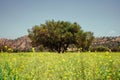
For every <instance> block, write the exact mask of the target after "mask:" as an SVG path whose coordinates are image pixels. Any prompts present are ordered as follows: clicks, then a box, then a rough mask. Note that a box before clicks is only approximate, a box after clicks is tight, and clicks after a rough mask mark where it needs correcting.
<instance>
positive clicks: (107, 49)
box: [90, 46, 110, 52]
mask: <svg viewBox="0 0 120 80" xmlns="http://www.w3.org/2000/svg"><path fill="white" fill-rule="evenodd" d="M90 51H91V52H95V51H97V52H105V51H110V49H109V48H107V47H104V46H97V47H92V48H90Z"/></svg>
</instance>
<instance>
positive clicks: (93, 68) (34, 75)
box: [0, 52, 120, 80]
mask: <svg viewBox="0 0 120 80" xmlns="http://www.w3.org/2000/svg"><path fill="white" fill-rule="evenodd" d="M27 79H28V80H120V53H108V52H105V53H97V52H96V53H90V52H89V53H65V54H57V53H49V52H46V53H44V52H40V53H35V52H34V53H12V54H8V53H1V54H0V80H27Z"/></svg>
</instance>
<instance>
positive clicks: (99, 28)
mask: <svg viewBox="0 0 120 80" xmlns="http://www.w3.org/2000/svg"><path fill="white" fill-rule="evenodd" d="M52 19H54V20H63V21H70V22H77V23H78V24H80V25H81V27H82V29H83V30H84V31H92V32H93V33H94V36H96V37H100V36H120V0H0V38H9V39H15V38H18V37H21V36H23V35H27V34H28V32H27V29H31V28H32V27H33V26H34V25H40V24H43V23H45V21H46V20H52Z"/></svg>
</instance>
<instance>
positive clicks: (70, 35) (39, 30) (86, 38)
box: [28, 20, 93, 53]
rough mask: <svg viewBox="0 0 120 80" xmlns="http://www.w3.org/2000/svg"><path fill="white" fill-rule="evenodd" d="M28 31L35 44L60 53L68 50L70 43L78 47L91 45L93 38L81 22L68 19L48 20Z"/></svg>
mask: <svg viewBox="0 0 120 80" xmlns="http://www.w3.org/2000/svg"><path fill="white" fill-rule="evenodd" d="M28 33H29V37H30V39H31V40H32V45H33V46H39V45H43V46H44V47H46V48H48V49H50V50H51V51H57V52H58V53H60V52H64V51H66V50H67V48H68V46H69V45H70V44H75V45H76V46H77V47H78V48H79V47H83V48H85V47H89V46H90V44H91V40H92V39H91V38H93V34H92V33H91V32H84V31H83V30H82V29H81V26H80V25H79V24H77V23H76V22H74V23H70V22H68V21H54V20H52V21H46V23H45V24H41V25H40V26H38V25H35V26H34V27H33V28H32V29H29V30H28ZM89 33H91V34H90V35H89Z"/></svg>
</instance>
